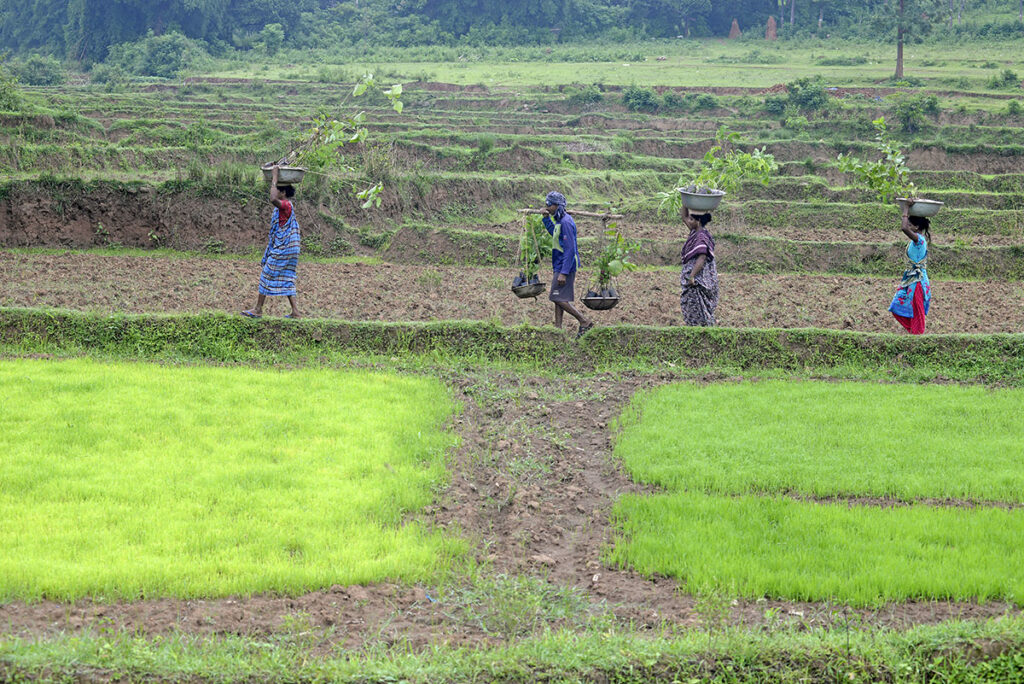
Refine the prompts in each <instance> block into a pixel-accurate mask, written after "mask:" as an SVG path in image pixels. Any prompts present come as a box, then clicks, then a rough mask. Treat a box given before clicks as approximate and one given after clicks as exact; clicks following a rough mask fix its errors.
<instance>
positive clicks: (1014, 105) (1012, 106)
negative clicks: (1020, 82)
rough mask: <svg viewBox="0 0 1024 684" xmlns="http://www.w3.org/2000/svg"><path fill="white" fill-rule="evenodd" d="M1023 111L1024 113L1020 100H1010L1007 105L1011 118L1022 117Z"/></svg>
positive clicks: (1007, 111)
mask: <svg viewBox="0 0 1024 684" xmlns="http://www.w3.org/2000/svg"><path fill="white" fill-rule="evenodd" d="M1022 111H1024V107H1021V106H1020V102H1019V101H1018V100H1010V102H1009V103H1008V104H1007V105H1006V113H1007V114H1009V115H1011V116H1020V113H1021V112H1022Z"/></svg>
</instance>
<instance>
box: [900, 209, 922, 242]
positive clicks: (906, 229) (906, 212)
mask: <svg viewBox="0 0 1024 684" xmlns="http://www.w3.org/2000/svg"><path fill="white" fill-rule="evenodd" d="M913 203H914V200H912V199H908V200H907V203H906V204H904V205H903V216H902V217H901V220H902V224H901V225H900V230H902V231H903V234H904V235H906V236H907V237H908V238H910V239H911V241H913V243H914V244H915V245H916V244H917V243H918V242H920V240H921V236H920V235H918V234H917V231H916V230H914V226H912V225H910V205H911V204H913Z"/></svg>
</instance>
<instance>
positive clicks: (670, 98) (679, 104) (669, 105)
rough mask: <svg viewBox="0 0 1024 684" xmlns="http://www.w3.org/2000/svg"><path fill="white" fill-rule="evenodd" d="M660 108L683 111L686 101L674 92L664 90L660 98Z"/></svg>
mask: <svg viewBox="0 0 1024 684" xmlns="http://www.w3.org/2000/svg"><path fill="white" fill-rule="evenodd" d="M661 106H662V107H664V108H665V109H677V110H678V109H684V108H685V107H686V100H684V99H683V97H682V96H681V95H680V94H679V93H677V92H676V91H674V90H666V91H665V93H664V95H662V96H661Z"/></svg>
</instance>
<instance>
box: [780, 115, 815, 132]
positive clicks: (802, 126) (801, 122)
mask: <svg viewBox="0 0 1024 684" xmlns="http://www.w3.org/2000/svg"><path fill="white" fill-rule="evenodd" d="M810 125H811V122H810V121H808V120H807V117H806V116H802V115H801V116H790V117H787V118H786V128H788V129H789V130H791V131H805V130H807V127H808V126H810Z"/></svg>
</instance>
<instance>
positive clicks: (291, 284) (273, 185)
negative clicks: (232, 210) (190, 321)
mask: <svg viewBox="0 0 1024 684" xmlns="http://www.w3.org/2000/svg"><path fill="white" fill-rule="evenodd" d="M278 171H279V169H278V167H277V166H274V170H273V176H272V178H271V180H270V203H271V204H273V205H274V213H273V215H272V216H271V217H270V237H269V238H268V240H267V249H266V250H265V251H264V252H263V259H262V260H261V261H260V264H261V265H262V266H263V270H262V271H261V272H260V287H259V296H258V297H257V298H256V307H255V308H253V309H247V310H245V311H243V312H242V315H243V316H247V317H249V318H259V317H261V316H262V315H263V303H264V302H265V301H266V299H267V297H287V298H288V303H289V304H291V307H292V312H291V313H290V314H288V315H287V316H285V318H298V317H299V309H298V307H297V306H296V305H295V269H296V268H297V267H298V265H299V239H300V236H299V222H298V221H297V220H296V219H295V210H294V208H293V207H292V203H291V202H290V201H289V200H290V199H291V198H292V197H293V196H294V195H295V188H293V187H292V186H290V185H282V186H278V184H277V175H278Z"/></svg>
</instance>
